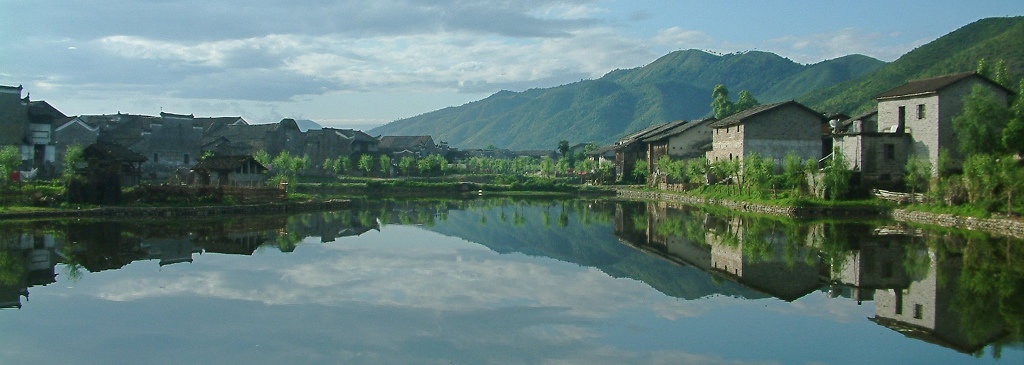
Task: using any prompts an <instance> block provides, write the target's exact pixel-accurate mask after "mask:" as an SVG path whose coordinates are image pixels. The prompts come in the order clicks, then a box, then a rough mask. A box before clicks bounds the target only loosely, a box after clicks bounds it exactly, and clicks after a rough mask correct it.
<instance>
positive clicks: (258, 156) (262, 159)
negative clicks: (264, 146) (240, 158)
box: [252, 150, 271, 166]
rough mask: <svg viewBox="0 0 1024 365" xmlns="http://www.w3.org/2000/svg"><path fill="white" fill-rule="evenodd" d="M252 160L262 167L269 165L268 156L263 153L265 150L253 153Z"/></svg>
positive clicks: (265, 152)
mask: <svg viewBox="0 0 1024 365" xmlns="http://www.w3.org/2000/svg"><path fill="white" fill-rule="evenodd" d="M252 158H253V159H254V160H256V162H259V163H260V164H263V165H264V166H266V165H270V162H271V158H270V154H269V153H267V151H265V150H259V151H256V153H254V154H253V155H252Z"/></svg>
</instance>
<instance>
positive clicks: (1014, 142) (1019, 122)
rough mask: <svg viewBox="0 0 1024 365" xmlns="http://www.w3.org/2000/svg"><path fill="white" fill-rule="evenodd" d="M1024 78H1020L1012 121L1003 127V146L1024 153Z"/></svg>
mask: <svg viewBox="0 0 1024 365" xmlns="http://www.w3.org/2000/svg"><path fill="white" fill-rule="evenodd" d="M1022 96H1024V78H1022V79H1021V80H1020V86H1019V87H1018V91H1017V100H1016V101H1015V102H1014V103H1013V107H1012V108H1011V109H1010V121H1009V122H1007V123H1006V128H1004V129H1003V147H1005V148H1006V150H1007V151H1009V152H1011V153H1016V154H1018V155H1024V97H1022Z"/></svg>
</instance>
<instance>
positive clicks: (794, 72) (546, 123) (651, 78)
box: [370, 50, 884, 150]
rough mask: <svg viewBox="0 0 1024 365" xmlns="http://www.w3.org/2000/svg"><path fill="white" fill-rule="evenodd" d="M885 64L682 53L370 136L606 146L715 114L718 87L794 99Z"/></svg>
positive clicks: (458, 143)
mask: <svg viewBox="0 0 1024 365" xmlns="http://www.w3.org/2000/svg"><path fill="white" fill-rule="evenodd" d="M882 65H884V63H883V62H881V61H878V60H874V59H871V58H869V57H866V56H856V57H855V56H850V57H844V58H840V59H836V60H829V61H825V62H822V63H819V64H815V65H809V66H806V65H801V64H798V63H796V62H793V61H791V60H789V59H786V58H783V57H780V56H778V55H775V54H772V53H767V52H747V53H737V54H728V55H721V56H719V55H713V54H709V53H706V52H702V51H697V50H687V51H678V52H673V53H670V54H668V55H665V56H663V57H661V58H659V59H658V60H655V61H654V62H652V63H651V64H649V65H647V66H644V67H640V68H635V69H629V70H615V71H612V72H609V73H608V74H607V75H605V76H603V77H601V78H599V79H596V80H584V81H580V82H576V83H572V84H568V85H563V86H558V87H553V88H547V89H530V90H526V91H523V92H511V91H501V92H498V93H496V94H494V95H491V96H490V97H487V98H485V99H483V100H479V101H475V102H472V103H468V104H465V105H462V106H458V107H451V108H445V109H441V110H437V111H433V112H430V113H426V114H423V115H419V116H416V117H412V118H407V119H402V120H398V121H395V122H392V123H389V124H387V125H384V126H381V127H377V128H374V129H372V130H371V131H370V133H371V134H382V135H431V136H433V137H434V139H435V140H440V141H445V142H448V143H449V144H450V145H452V146H455V147H458V148H483V147H487V146H489V145H494V146H497V147H505V148H511V149H520V150H523V149H554V148H555V146H557V145H558V141H560V140H568V141H570V142H571V143H578V142H597V143H602V144H606V143H611V142H613V141H615V140H616V139H617V138H619V137H620V136H622V135H625V134H627V133H630V132H633V131H636V130H639V129H642V128H645V127H647V126H650V125H653V124H658V123H665V122H669V121H673V120H679V119H697V118H701V117H704V116H706V115H708V114H709V113H710V110H711V107H710V104H711V91H712V90H713V89H714V86H715V85H716V84H726V85H727V86H728V87H729V89H730V90H734V91H733V92H734V93H738V92H739V91H740V90H749V91H750V92H751V93H753V94H754V96H755V97H757V98H759V100H761V101H762V102H770V101H779V100H789V99H793V98H795V97H796V96H798V95H801V94H803V93H805V92H808V91H810V90H813V89H814V88H818V87H821V86H825V85H828V84H830V83H835V82H841V81H846V80H848V79H850V78H852V77H857V76H860V75H862V74H864V73H865V72H870V71H873V70H874V69H876V68H877V67H880V66H882ZM780 85H784V86H780ZM762 95H770V98H765V97H762Z"/></svg>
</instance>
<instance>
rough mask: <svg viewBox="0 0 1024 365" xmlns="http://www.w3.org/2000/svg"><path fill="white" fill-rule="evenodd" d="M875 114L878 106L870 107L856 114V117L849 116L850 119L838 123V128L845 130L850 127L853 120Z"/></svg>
mask: <svg viewBox="0 0 1024 365" xmlns="http://www.w3.org/2000/svg"><path fill="white" fill-rule="evenodd" d="M877 114H878V108H872V109H871V110H869V111H866V112H864V113H861V114H860V115H858V116H856V117H853V118H850V119H847V120H844V121H842V123H840V124H839V125H840V126H841V128H840V129H841V130H846V129H847V128H849V127H850V125H852V124H853V122H856V121H858V120H864V119H868V118H870V117H871V116H872V115H877Z"/></svg>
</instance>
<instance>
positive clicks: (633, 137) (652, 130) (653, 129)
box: [616, 120, 686, 145]
mask: <svg viewBox="0 0 1024 365" xmlns="http://www.w3.org/2000/svg"><path fill="white" fill-rule="evenodd" d="M684 123H686V121H685V120H677V121H674V122H668V123H662V124H655V125H652V126H650V127H647V128H644V129H641V130H640V131H639V132H636V133H633V134H630V135H627V136H625V137H622V138H621V139H619V141H618V142H616V144H619V145H625V144H629V143H632V142H635V141H637V140H640V139H641V138H645V137H648V136H652V135H654V134H656V133H660V132H661V131H664V130H666V129H669V128H673V127H676V126H678V125H681V124H684Z"/></svg>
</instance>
